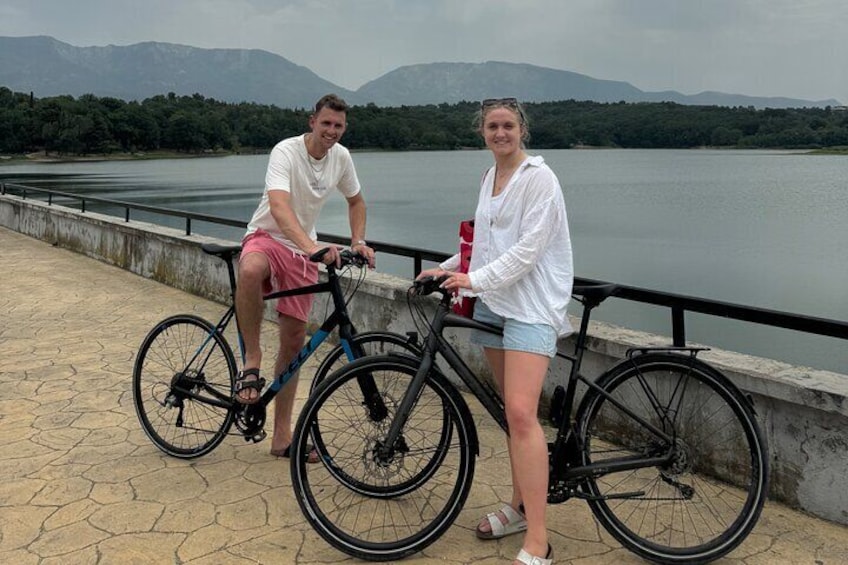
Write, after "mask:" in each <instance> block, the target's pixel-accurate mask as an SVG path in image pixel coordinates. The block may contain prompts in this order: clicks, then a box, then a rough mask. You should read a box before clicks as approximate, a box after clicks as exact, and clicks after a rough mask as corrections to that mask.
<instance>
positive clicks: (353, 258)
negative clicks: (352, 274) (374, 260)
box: [309, 247, 368, 268]
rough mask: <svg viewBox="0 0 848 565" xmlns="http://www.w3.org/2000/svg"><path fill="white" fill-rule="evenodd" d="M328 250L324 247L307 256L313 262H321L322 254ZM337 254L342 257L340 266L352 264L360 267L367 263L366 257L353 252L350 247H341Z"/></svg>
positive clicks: (328, 249)
mask: <svg viewBox="0 0 848 565" xmlns="http://www.w3.org/2000/svg"><path fill="white" fill-rule="evenodd" d="M329 251H330V248H329V247H325V248H323V249H321V250H319V251H316V252H315V253H313V254H312V255H310V256H309V260H310V261H312V262H313V263H321V262H323V260H324V256H325V255H326V254H327V252H329ZM339 255H341V258H342V264H341V266H342V267H347V266H348V265H353V266H354V267H360V268H361V267H365V266H367V265H368V259H366V258H365V257H364V256H363V255H360V254H359V253H354V252H353V251H351V250H350V249H342V250H341V252H340V253H339Z"/></svg>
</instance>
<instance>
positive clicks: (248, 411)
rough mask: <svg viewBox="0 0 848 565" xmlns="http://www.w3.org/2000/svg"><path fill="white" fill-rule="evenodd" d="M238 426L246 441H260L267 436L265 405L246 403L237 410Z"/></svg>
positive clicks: (236, 420) (236, 421)
mask: <svg viewBox="0 0 848 565" xmlns="http://www.w3.org/2000/svg"><path fill="white" fill-rule="evenodd" d="M235 423H236V428H238V430H239V431H240V432H241V434H242V435H243V436H244V441H252V442H253V443H259V442H260V441H262V440H263V439H265V436H266V435H268V434H266V433H265V405H264V404H246V405H245V406H243V407H242V409H241V410H239V411H238V412H236V419H235Z"/></svg>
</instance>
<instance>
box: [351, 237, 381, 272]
mask: <svg viewBox="0 0 848 565" xmlns="http://www.w3.org/2000/svg"><path fill="white" fill-rule="evenodd" d="M350 250H351V251H353V252H354V253H357V254H359V255H361V256H362V257H364V258H365V260H366V261H368V268H369V269H373V268H374V265H375V264H376V257H375V253H374V250H373V249H371V248H370V247H368V245H367V244H365V243H355V244H353V245H351V246H350Z"/></svg>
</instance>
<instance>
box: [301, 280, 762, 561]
mask: <svg viewBox="0 0 848 565" xmlns="http://www.w3.org/2000/svg"><path fill="white" fill-rule="evenodd" d="M440 283H441V281H440V280H433V279H423V280H421V281H416V282H415V284H414V285H413V287H412V288H410V292H409V293H408V294H409V302H410V310H411V312H412V314H413V318H414V319H415V320H416V324H417V325H419V327H422V328H423V327H426V328H427V329H428V330H429V332H428V334H427V337H426V339H425V340H424V345H423V352H422V354H421V355H420V356H414V355H409V354H405V353H390V354H388V355H381V356H375V357H367V358H364V359H359V360H357V361H354V362H352V363H351V364H349V365H347V366H345V367H343V368H342V369H340V370H339V371H337V372H335V373H334V374H332V375H330V376H329V377H327V378H326V379H325V380H324V381H323V383H322V384H321V385H320V386H319V387H317V389H316V390H315V391H314V392H313V394H312V395H311V396H310V398H309V400H308V401H307V402H306V405H305V406H304V408H303V410H302V411H301V414H300V418H299V420H298V423H297V426H296V429H295V435H294V441H293V445H294V446H295V449H305V448H306V445H307V442H308V441H309V440H310V438H314V437H316V436H318V435H320V437H321V442H322V445H323V448H322V454H321V463H322V464H319V465H307V464H306V463H305V462H304V461H302V460H300V459H293V460H292V462H291V472H292V482H293V485H294V488H295V494H296V498H297V501H298V503H299V505H300V507H301V509H302V511H303V512H304V515H305V516H306V518H307V520H308V521H309V522H310V523H311V524H312V526H313V527H314V528H315V529H316V531H317V532H318V533H319V534H320V535H321V537H323V538H324V539H325V540H326V541H327V542H328V543H330V544H331V545H332V546H334V547H335V548H337V549H339V550H341V551H342V552H344V553H347V554H349V555H351V556H354V557H358V558H362V559H367V560H377V561H384V560H394V559H400V558H403V557H405V556H408V555H410V554H412V553H415V552H418V551H421V550H422V549H424V548H425V547H427V546H428V545H429V544H431V543H433V542H434V541H436V540H437V539H438V538H439V536H441V534H443V533H444V532H445V531H446V530H447V529H448V528H449V527H450V526H451V524H452V523H453V521H454V520H455V518H456V516H457V515H458V514H459V512H460V510H461V509H462V506H463V504H464V502H465V500H466V497H467V496H468V493H469V491H470V489H471V484H472V478H473V475H474V466H475V455H477V454H478V451H479V447H478V439H477V432H476V428H475V424H474V420H473V418H472V416H471V413H470V411H469V409H468V406H467V404H466V402H465V399H464V398H463V395H462V394H460V392H459V391H458V389H457V388H456V386H454V384H453V383H452V382H450V381H449V380H448V378H447V377H446V376H445V374H444V373H443V372H442V370H441V369H440V367H439V366H438V365H437V363H436V359H437V355H440V356H441V358H442V359H443V360H444V361H446V362H447V365H448V366H449V367H450V368H451V369H453V371H454V372H455V373H456V374H457V375H458V377H459V379H460V380H461V381H462V382H463V383H464V385H465V386H466V387H467V389H468V390H469V391H470V393H471V395H472V396H474V397H475V398H477V400H478V401H479V402H480V403H481V404H482V405H483V407H484V408H485V409H486V411H487V412H488V413H489V414H490V415H491V416H492V418H494V419H495V420H496V421H497V422H498V424H500V426H501V427H502V428H503V429H504V430H506V429H507V424H506V419H505V415H504V408H503V403H502V401H501V399H500V396H499V395H498V394H497V392H496V391H495V389H494V387H493V386H492V385H491V384H490V383H489V382H488V381H487V380H484V379H481V378H479V377H478V376H476V375H475V374H474V373H473V372H472V371H471V370H470V369H469V367H468V366H467V364H466V363H465V362H464V361H463V360H462V359H461V357H460V356H459V354H458V353H457V352H456V350H455V349H454V348H453V347H452V346H451V344H450V343H449V342H448V341H447V340H446V338H445V337H444V336H443V335H442V330H443V329H444V328H449V327H454V328H470V329H477V330H482V331H487V332H491V333H499V330H498V329H497V328H493V327H491V326H488V325H485V324H481V323H479V322H476V321H474V320H470V319H467V318H463V317H459V316H456V315H455V314H453V313H451V312H450V300H451V298H450V294H449V293H445V292H444V291H443V290H442V289H441V288H440V287H439V284H440ZM617 288H618V287H617V286H616V285H611V284H603V285H592V286H576V287H575V289H574V293H575V299H576V300H578V301H579V302H581V303H582V304H583V314H582V320H581V323H580V329H579V332H578V334H577V337H576V341H575V344H576V345H575V351H574V354H573V355H568V354H564V353H558V354H557V357H558V358H560V359H564V360H565V361H566V362H568V363H570V364H571V371H570V374H569V377H568V381H567V382H566V383H564V386H563V385H560V386H557V387H556V390H555V393H554V395H553V398H552V402H551V413H550V417H551V420H552V422H553V423H554V424H555V425H556V434H555V436H554V437H553V439H552V441H550V442H549V445H548V447H549V468H550V469H549V470H550V480H549V484H550V486H549V492H548V501H549V503H553V504H556V503H561V502H564V501H566V500H568V499H569V498H572V497H574V498H580V499H583V500H585V501H587V503H588V504H589V506H590V508H591V510H592V512H593V514H594V515H595V517H596V519H597V520H598V521H599V522H600V523H601V524H602V525H603V527H604V528H605V529H606V530H607V531H608V532H609V533H610V534H611V535H612V536H613V537H614V538H615V539H617V540H618V541H619V542H620V543H621V544H622V545H623V546H625V547H626V548H628V549H629V550H631V551H633V552H635V553H636V554H638V555H640V556H642V557H643V558H645V559H648V560H650V561H654V562H660V563H704V562H709V561H712V560H714V559H717V558H719V557H721V556H723V555H725V554H727V553H728V552H730V551H731V550H733V549H734V548H735V547H737V546H738V545H739V544H740V543H742V541H743V540H744V539H745V538H746V536H747V535H748V534H749V533H750V532H751V530H752V528H753V527H754V525H755V524H756V522H757V520H758V518H759V516H760V513H761V510H762V507H763V503H764V502H765V498H766V493H767V485H768V458H767V454H766V451H767V449H766V444H765V442H764V441H763V438H762V434H761V432H760V429H759V426H758V424H757V422H756V419H755V412H754V408H753V404H752V401H751V399H750V397H748V396H746V395H744V394H742V393H741V392H740V391H739V390H738V389H737V388H736V387H735V386H734V385H733V383H731V382H730V381H729V380H728V379H727V378H726V377H725V376H724V375H722V374H721V373H720V372H719V371H718V370H716V369H715V368H713V367H711V366H710V365H708V364H707V363H705V362H704V361H702V360H700V359H698V358H697V355H698V353H699V352H700V351H702V349H700V348H693V347H663V348H648V347H646V348H638V349H632V350H630V351H629V352H628V353H627V356H626V358H625V359H624V360H622V361H621V362H619V363H618V364H616V365H615V366H613V367H612V368H610V369H609V370H607V371H605V372H604V373H603V374H602V375H601V376H599V377H598V378H597V379H595V380H590V379H588V378H586V377H585V376H583V375H582V374H581V373H580V365H581V361H582V358H583V353H584V351H585V350H586V343H587V334H588V327H589V319H590V315H591V311H592V310H593V309H594V308H595V307H597V306H598V305H599V304H600V303H601V302H603V301H604V300H605V299H606V298H607V297H609V296H612V295H614V294H615V293H616V290H617ZM433 292H441V293H442V297H441V300H440V302H439V304H438V306H437V308H436V310H435V314H433V315H432V317H430V316H427V314H426V313H425V310H424V309H423V302H422V299H421V297H423V296H426V295H428V294H431V293H433ZM364 376H367V377H368V378H370V379H373V382H374V383H375V385H376V386H377V389H378V390H379V392H380V399H381V406H383V407H384V408H385V409H386V410H387V412H385V413H384V414H383V417H381V418H374V417H373V413H374V410H373V409H372V408H371V406H370V404H371V400H369V399H367V398H364V397H363V395H362V393H361V391H360V388H359V385H358V381H359V380H360V379H361V378H363V377H364ZM578 384H579V385H580V386H579V387H578ZM581 395H582V396H581ZM575 404H576V405H577V410H576V412H573V407H574V406H575Z"/></svg>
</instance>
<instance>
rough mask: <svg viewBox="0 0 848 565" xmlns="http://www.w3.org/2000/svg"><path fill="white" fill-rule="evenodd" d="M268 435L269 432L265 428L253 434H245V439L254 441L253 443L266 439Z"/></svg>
mask: <svg viewBox="0 0 848 565" xmlns="http://www.w3.org/2000/svg"><path fill="white" fill-rule="evenodd" d="M267 435H268V434H267V433H266V432H265V430H259V431H258V432H256V433H255V434H253V435H248V434H245V436H244V441H252V442H253V443H259V442H260V441H262V440H263V439H265V437H266V436H267Z"/></svg>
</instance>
